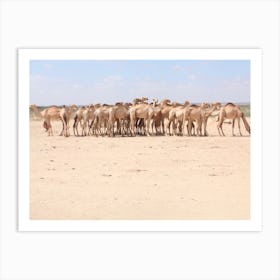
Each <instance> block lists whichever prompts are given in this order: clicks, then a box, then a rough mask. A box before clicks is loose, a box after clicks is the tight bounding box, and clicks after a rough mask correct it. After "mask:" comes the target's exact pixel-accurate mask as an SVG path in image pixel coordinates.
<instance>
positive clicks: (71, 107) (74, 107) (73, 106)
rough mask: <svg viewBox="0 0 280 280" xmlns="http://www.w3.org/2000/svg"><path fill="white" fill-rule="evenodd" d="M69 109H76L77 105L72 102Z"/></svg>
mask: <svg viewBox="0 0 280 280" xmlns="http://www.w3.org/2000/svg"><path fill="white" fill-rule="evenodd" d="M70 109H72V110H77V109H78V106H77V105H75V104H72V105H71V106H70Z"/></svg>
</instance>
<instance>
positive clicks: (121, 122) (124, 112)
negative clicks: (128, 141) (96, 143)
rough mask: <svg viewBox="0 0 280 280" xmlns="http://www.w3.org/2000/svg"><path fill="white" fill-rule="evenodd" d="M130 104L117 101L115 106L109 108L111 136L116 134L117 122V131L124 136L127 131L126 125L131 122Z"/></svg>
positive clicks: (109, 131) (109, 130)
mask: <svg viewBox="0 0 280 280" xmlns="http://www.w3.org/2000/svg"><path fill="white" fill-rule="evenodd" d="M128 108H129V107H128V106H127V105H126V104H123V103H121V102H117V103H115V105H114V106H112V107H111V108H109V120H108V133H109V136H115V133H114V126H115V123H117V131H118V133H119V134H121V136H124V135H125V134H126V132H127V130H126V125H127V124H128V123H129V111H128Z"/></svg>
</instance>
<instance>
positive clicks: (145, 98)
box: [141, 96, 149, 102]
mask: <svg viewBox="0 0 280 280" xmlns="http://www.w3.org/2000/svg"><path fill="white" fill-rule="evenodd" d="M148 99H149V98H148V97H144V96H142V98H141V101H142V102H145V101H148Z"/></svg>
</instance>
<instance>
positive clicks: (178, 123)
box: [30, 97, 250, 137]
mask: <svg viewBox="0 0 280 280" xmlns="http://www.w3.org/2000/svg"><path fill="white" fill-rule="evenodd" d="M30 109H31V110H33V112H34V114H35V115H36V116H37V117H38V118H40V119H43V127H44V128H45V129H46V132H47V133H48V135H49V136H50V135H53V130H52V124H51V121H52V120H61V121H62V130H61V132H60V135H64V136H65V137H68V136H70V131H69V123H70V119H71V116H72V115H73V113H74V124H73V134H74V135H75V136H86V135H96V136H99V135H101V136H105V135H107V136H115V135H121V136H136V135H139V134H140V135H147V136H151V135H179V136H183V135H188V136H194V135H196V136H207V135H208V132H207V120H208V118H209V117H210V116H211V115H212V116H213V115H214V116H218V119H217V127H218V132H219V135H220V136H225V134H224V132H223V128H222V125H223V123H224V120H225V119H231V120H232V135H233V136H234V135H235V134H234V125H235V120H237V123H238V128H239V133H240V135H242V134H241V130H240V119H242V121H243V123H244V126H245V129H246V130H247V132H248V133H249V134H250V125H249V123H248V122H247V120H246V118H245V115H244V113H243V112H242V111H241V109H240V107H239V106H237V105H236V104H233V103H227V104H226V105H223V106H222V105H221V103H219V102H215V103H212V104H208V103H205V102H203V103H201V104H200V105H196V104H190V102H189V101H185V102H184V103H183V104H180V103H177V102H171V101H170V100H169V99H164V100H162V101H161V102H160V103H159V102H158V100H157V99H153V101H152V102H151V103H148V98H146V97H142V98H136V99H134V100H133V103H124V102H118V103H115V105H107V104H103V105H101V104H90V105H88V106H82V107H80V108H78V107H77V106H76V105H71V106H69V107H66V106H62V107H57V106H52V107H48V108H46V109H44V110H43V111H39V109H38V108H37V107H36V105H34V104H33V105H30Z"/></svg>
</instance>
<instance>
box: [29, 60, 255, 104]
mask: <svg viewBox="0 0 280 280" xmlns="http://www.w3.org/2000/svg"><path fill="white" fill-rule="evenodd" d="M141 96H147V97H149V100H152V99H153V98H158V99H159V101H160V100H162V99H164V98H168V99H170V100H172V101H178V102H182V101H185V100H189V101H190V102H202V101H205V102H214V101H220V102H222V103H225V102H236V103H247V102H250V61H249V60H241V61H238V60H220V61H215V60H107V61H106V60H32V61H31V62H30V103H35V104H37V105H42V106H44V105H63V104H65V105H70V104H77V105H82V104H89V103H108V104H113V103H115V102H117V101H126V102H130V101H132V100H133V99H134V98H135V97H141Z"/></svg>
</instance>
